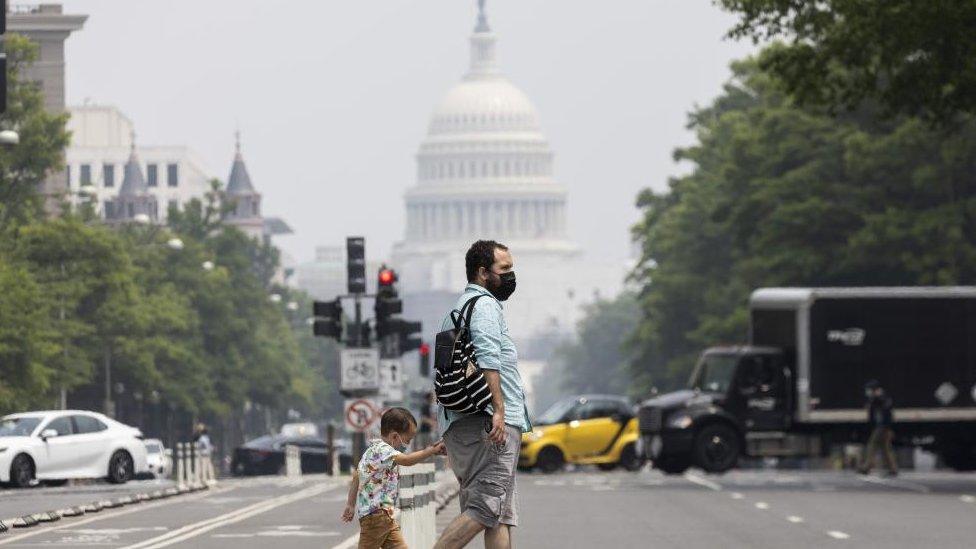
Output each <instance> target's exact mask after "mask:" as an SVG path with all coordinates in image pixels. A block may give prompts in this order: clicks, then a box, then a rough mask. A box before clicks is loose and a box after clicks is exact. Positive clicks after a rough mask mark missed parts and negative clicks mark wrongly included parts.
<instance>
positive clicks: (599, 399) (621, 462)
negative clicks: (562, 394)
mask: <svg viewBox="0 0 976 549" xmlns="http://www.w3.org/2000/svg"><path fill="white" fill-rule="evenodd" d="M533 423H534V428H533V430H532V431H531V432H529V433H524V434H523V435H522V452H521V454H520V455H519V467H520V468H522V469H531V468H538V469H539V470H541V471H542V472H545V473H552V472H555V471H557V470H559V469H561V468H562V467H563V464H565V463H575V464H580V465H585V464H589V465H597V466H598V467H600V468H601V469H604V470H610V469H614V468H616V467H617V466H621V467H623V468H625V469H627V470H629V471H637V470H639V469H640V468H641V467H643V466H644V463H645V461H644V458H643V457H641V454H640V453H639V452H638V451H637V450H638V449H637V447H636V445H637V442H638V434H639V433H638V427H637V419H636V417H635V414H634V411H633V407H632V406H631V405H630V404H629V403H628V402H627V399H626V398H625V397H622V396H615V395H581V396H575V397H571V398H567V399H564V400H561V401H559V402H557V403H555V404H553V405H552V406H551V407H550V408H549V409H548V410H546V412H545V413H544V414H542V415H541V416H540V417H539V418H538V419H537V420H536V421H534V422H533Z"/></svg>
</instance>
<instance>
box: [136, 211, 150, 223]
mask: <svg viewBox="0 0 976 549" xmlns="http://www.w3.org/2000/svg"><path fill="white" fill-rule="evenodd" d="M132 221H134V222H136V223H138V224H140V225H148V224H149V222H150V221H151V220H150V219H149V216H148V215H146V214H144V213H141V214H136V215H134V216H132Z"/></svg>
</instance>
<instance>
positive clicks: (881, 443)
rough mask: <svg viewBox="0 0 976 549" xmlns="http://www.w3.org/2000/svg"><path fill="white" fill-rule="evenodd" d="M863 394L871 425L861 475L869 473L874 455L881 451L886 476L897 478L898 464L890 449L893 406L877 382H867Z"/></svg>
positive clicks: (892, 432)
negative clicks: (883, 457)
mask: <svg viewBox="0 0 976 549" xmlns="http://www.w3.org/2000/svg"><path fill="white" fill-rule="evenodd" d="M864 393H865V396H866V397H867V399H868V423H869V424H870V425H871V436H870V438H868V444H867V447H866V448H865V450H864V458H863V460H862V462H861V474H864V475H866V474H868V473H870V472H871V468H872V467H874V458H875V455H876V454H877V453H878V450H882V451H883V452H884V456H885V462H886V464H887V465H888V476H892V477H894V476H897V475H898V463H897V462H896V461H895V452H894V450H892V447H891V443H892V441H893V440H894V438H895V432H894V431H893V430H892V429H891V424H892V409H893V408H894V404H893V403H892V401H891V398H890V397H888V395H886V394H885V392H884V388H882V387H881V384H879V383H878V382H877V381H873V380H872V381H869V382H868V383H867V384H866V385H865V386H864Z"/></svg>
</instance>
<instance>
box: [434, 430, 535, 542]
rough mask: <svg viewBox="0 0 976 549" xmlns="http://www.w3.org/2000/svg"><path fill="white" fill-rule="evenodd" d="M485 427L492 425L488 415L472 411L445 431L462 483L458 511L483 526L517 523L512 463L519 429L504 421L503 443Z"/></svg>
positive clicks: (518, 446) (518, 443)
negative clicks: (491, 436) (494, 438)
mask: <svg viewBox="0 0 976 549" xmlns="http://www.w3.org/2000/svg"><path fill="white" fill-rule="evenodd" d="M486 428H487V429H490V428H491V417H490V416H488V415H487V414H474V415H470V416H466V417H463V418H460V419H458V420H455V421H454V422H453V423H451V426H450V427H448V429H447V432H446V433H444V444H445V445H446V446H447V456H448V457H449V458H450V461H451V469H453V470H454V475H455V476H456V477H457V479H458V482H459V483H460V484H461V492H460V494H459V495H458V500H459V502H460V504H461V512H462V513H464V514H467V515H468V516H469V517H471V518H472V519H474V520H476V521H478V522H480V523H481V524H483V525H484V526H485V528H494V527H495V526H497V525H498V524H499V523H500V524H507V525H509V526H518V492H517V491H516V489H515V466H516V464H517V463H518V457H519V450H520V449H521V444H522V431H521V430H519V429H518V428H516V427H512V426H511V425H506V426H505V430H506V432H507V434H506V436H505V443H504V444H495V443H493V442H492V441H491V440H490V439H489V438H488V430H486Z"/></svg>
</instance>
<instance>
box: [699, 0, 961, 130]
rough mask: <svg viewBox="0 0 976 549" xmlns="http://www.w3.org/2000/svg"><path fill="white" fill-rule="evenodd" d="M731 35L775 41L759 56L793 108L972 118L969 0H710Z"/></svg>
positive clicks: (942, 119) (953, 118)
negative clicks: (875, 107)
mask: <svg viewBox="0 0 976 549" xmlns="http://www.w3.org/2000/svg"><path fill="white" fill-rule="evenodd" d="M718 3H719V4H720V5H721V6H723V7H724V8H725V9H727V10H729V11H731V12H733V13H735V14H736V15H738V17H739V22H738V23H737V24H736V25H735V27H733V29H732V30H731V31H730V33H729V34H730V35H731V36H733V37H749V38H752V39H753V41H755V42H759V41H763V40H769V39H782V40H786V41H787V43H785V44H781V45H778V46H776V47H772V48H769V49H768V50H766V51H765V52H764V53H763V55H762V56H761V57H760V65H761V67H762V68H763V70H766V71H769V72H770V73H771V74H773V75H775V76H776V77H777V78H778V79H779V80H780V81H781V82H782V83H783V85H784V87H785V89H786V90H787V91H788V92H789V93H790V94H791V95H793V96H794V98H796V99H797V100H798V101H799V102H801V103H803V104H810V105H827V106H831V107H843V108H848V109H854V108H858V107H860V106H861V105H862V104H863V103H864V102H865V100H871V101H877V102H879V103H880V104H882V105H883V106H884V107H885V111H886V112H887V113H888V114H907V115H921V116H922V117H924V118H931V119H935V120H937V121H939V122H943V123H944V122H954V121H955V119H956V115H957V114H970V115H971V114H976V34H974V33H973V28H976V2H974V1H973V0H952V1H941V0H939V1H931V2H919V1H915V0H824V1H814V0H793V1H783V0H718Z"/></svg>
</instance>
